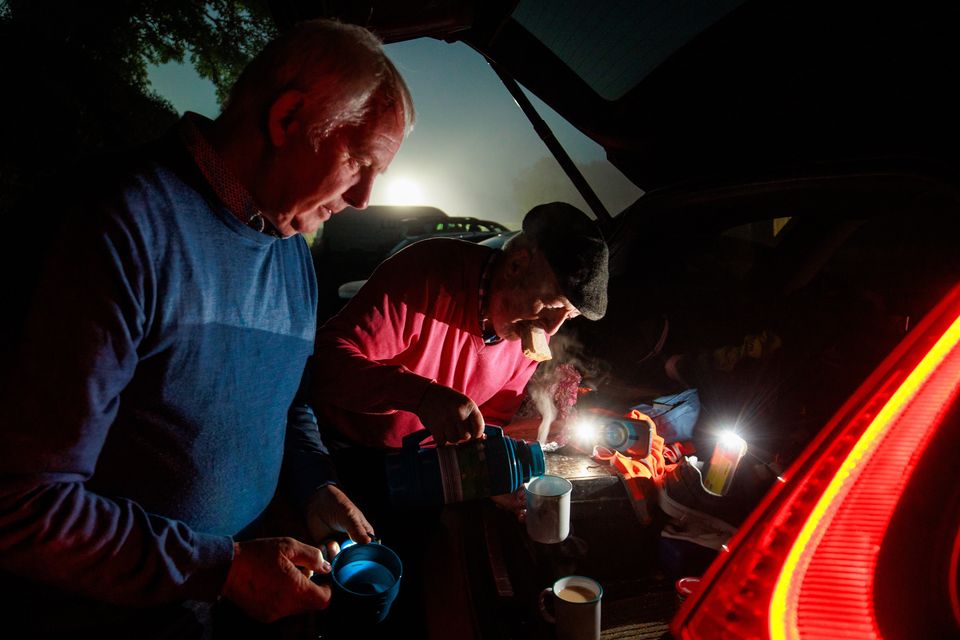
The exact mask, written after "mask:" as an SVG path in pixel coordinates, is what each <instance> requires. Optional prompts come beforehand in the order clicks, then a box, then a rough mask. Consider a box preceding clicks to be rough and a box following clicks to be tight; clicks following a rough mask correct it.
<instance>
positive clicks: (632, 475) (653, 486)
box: [593, 410, 676, 524]
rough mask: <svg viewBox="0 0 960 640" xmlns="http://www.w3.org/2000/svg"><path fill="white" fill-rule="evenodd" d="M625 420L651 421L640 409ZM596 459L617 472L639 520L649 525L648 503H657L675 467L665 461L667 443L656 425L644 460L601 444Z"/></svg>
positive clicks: (595, 454) (594, 456)
mask: <svg viewBox="0 0 960 640" xmlns="http://www.w3.org/2000/svg"><path fill="white" fill-rule="evenodd" d="M626 417H627V418H630V419H631V420H643V421H649V420H650V418H649V417H647V416H646V415H644V414H643V413H641V412H639V411H637V410H633V411H631V412H630V413H629V414H627V416H626ZM593 459H594V460H597V461H600V462H607V463H609V464H610V466H611V467H613V468H614V469H616V470H617V475H619V476H620V480H621V482H623V486H624V488H626V490H627V495H628V496H630V504H631V506H633V511H634V513H635V514H636V516H637V519H638V520H639V521H640V523H641V524H650V522H651V521H652V520H653V518H652V516H651V512H650V507H649V502H650V501H651V500H652V501H653V502H654V503H656V500H657V486H658V485H660V484H662V482H663V477H664V476H665V475H666V474H667V473H669V472H670V471H671V470H672V469H673V467H675V466H676V465H675V464H671V463H667V461H666V460H665V459H664V441H663V438H662V437H661V436H660V435H658V434H657V430H656V426H654V427H653V433H652V435H651V438H650V450H649V452H648V453H647V455H645V456H644V457H642V458H633V457H630V456H625V455H623V454H622V453H620V452H619V451H615V450H613V449H609V448H607V447H601V446H599V445H598V446H596V447H594V448H593Z"/></svg>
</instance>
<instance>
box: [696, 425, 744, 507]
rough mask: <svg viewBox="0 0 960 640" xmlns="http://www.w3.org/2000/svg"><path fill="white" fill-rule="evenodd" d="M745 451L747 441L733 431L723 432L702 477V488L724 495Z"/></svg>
mask: <svg viewBox="0 0 960 640" xmlns="http://www.w3.org/2000/svg"><path fill="white" fill-rule="evenodd" d="M746 452H747V443H746V442H745V441H744V440H743V438H741V437H740V436H738V435H736V434H733V433H726V434H723V435H722V436H721V437H720V439H719V440H717V444H716V446H715V447H714V448H713V455H712V456H710V463H709V464H708V465H707V473H706V475H705V476H704V478H703V488H704V489H706V490H707V491H708V492H710V493H712V494H714V495H717V496H724V495H726V494H727V491H729V490H730V485H731V484H733V476H734V474H735V473H736V472H737V466H739V464H740V460H741V459H742V458H743V455H744V454H745V453H746Z"/></svg>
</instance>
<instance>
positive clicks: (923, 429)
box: [672, 287, 960, 640]
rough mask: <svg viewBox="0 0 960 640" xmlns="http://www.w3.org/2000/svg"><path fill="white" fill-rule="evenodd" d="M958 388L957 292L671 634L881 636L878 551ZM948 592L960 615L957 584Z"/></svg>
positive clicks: (734, 548) (876, 380) (710, 576)
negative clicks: (877, 601) (877, 596)
mask: <svg viewBox="0 0 960 640" xmlns="http://www.w3.org/2000/svg"><path fill="white" fill-rule="evenodd" d="M958 389H960V287H957V288H956V289H954V290H953V291H952V292H951V293H950V294H949V295H948V296H947V297H946V299H944V300H943V301H942V302H941V303H940V304H939V305H938V306H937V307H936V308H935V309H934V310H933V311H932V312H931V313H930V314H929V316H928V317H927V318H926V319H925V320H924V322H923V323H922V324H921V325H920V326H918V327H917V328H916V329H915V330H914V332H912V333H911V334H910V335H909V336H908V337H907V339H906V340H905V341H904V342H903V343H902V344H901V345H900V346H899V347H898V348H897V349H896V350H895V351H894V353H892V354H891V355H890V356H889V357H888V358H887V359H886V360H885V361H884V363H883V364H882V365H881V366H880V367H879V368H878V369H877V371H876V372H875V373H874V374H873V375H872V376H871V377H870V378H869V379H868V380H867V381H866V382H865V383H864V384H863V385H862V386H861V387H860V389H859V390H858V391H857V392H856V393H855V394H854V396H853V397H851V398H850V399H849V400H848V401H847V402H846V403H845V404H844V406H843V407H842V408H841V409H840V411H839V412H838V413H837V415H836V416H835V417H834V418H833V419H832V420H831V422H830V424H829V425H827V427H826V428H825V429H824V430H823V431H822V432H821V434H820V435H819V436H818V437H817V439H816V440H815V441H814V442H813V443H811V445H810V446H809V447H808V448H807V449H806V451H805V452H804V454H803V455H802V456H800V458H799V459H798V460H797V461H796V462H795V463H794V465H793V466H792V467H791V468H790V469H789V470H788V472H787V473H786V474H784V477H785V478H786V483H785V484H782V485H778V486H776V487H774V489H773V491H772V492H771V493H770V495H768V496H767V498H766V499H765V500H764V502H763V503H762V504H761V505H760V507H759V508H758V509H757V510H756V511H755V512H754V513H753V515H752V516H751V517H750V519H748V520H747V522H746V523H744V525H743V526H742V527H741V528H740V530H739V532H738V533H737V535H736V536H735V537H734V538H733V540H731V542H730V545H729V546H728V553H723V554H721V556H720V557H719V558H717V560H716V561H715V562H714V563H713V565H712V566H711V567H710V569H709V570H708V571H707V573H706V575H705V576H704V577H703V581H702V585H701V589H700V590H699V592H698V595H695V596H694V597H692V598H690V599H688V600H687V601H686V602H685V603H684V605H683V607H682V608H681V610H680V611H679V612H678V613H677V616H676V617H675V619H674V621H673V625H672V630H673V633H674V635H675V636H676V637H677V638H683V639H691V640H692V639H702V638H731V639H734V638H736V639H742V638H771V639H773V640H781V639H801V638H802V639H807V638H826V637H831V638H838V637H845V638H876V637H881V635H882V634H881V633H880V630H879V628H878V622H877V613H876V606H875V599H874V581H875V570H876V567H877V562H878V556H879V553H880V549H881V544H882V542H883V540H884V536H885V535H886V533H887V529H888V526H889V524H890V522H891V519H892V517H893V515H894V513H895V511H896V509H897V508H898V504H900V500H901V497H902V496H903V494H904V491H903V490H904V487H906V485H907V483H908V482H909V481H910V478H911V475H912V474H913V472H914V470H915V469H916V466H917V463H918V461H919V460H920V458H921V457H922V455H923V452H924V449H925V448H926V447H927V444H928V443H929V442H930V440H931V438H932V437H933V435H934V434H935V433H936V432H937V430H938V429H939V428H940V426H941V425H942V424H944V417H945V415H946V413H947V411H948V409H949V408H950V407H951V405H952V404H953V403H954V401H955V400H956V399H957V395H958ZM956 545H957V543H956V542H954V549H956ZM956 555H957V553H956V552H954V553H953V554H952V556H953V557H951V558H950V561H951V562H953V563H954V564H955V563H956ZM955 569H956V567H954V568H953V570H955ZM944 575H947V572H946V571H945V572H944ZM952 575H956V574H955V573H954V574H952ZM943 588H944V590H947V589H950V590H951V593H950V595H951V606H952V607H953V609H954V616H955V617H958V618H960V611H958V609H960V607H958V606H957V603H956V600H957V598H956V584H955V581H954V580H951V581H950V582H949V583H948V584H944V585H943Z"/></svg>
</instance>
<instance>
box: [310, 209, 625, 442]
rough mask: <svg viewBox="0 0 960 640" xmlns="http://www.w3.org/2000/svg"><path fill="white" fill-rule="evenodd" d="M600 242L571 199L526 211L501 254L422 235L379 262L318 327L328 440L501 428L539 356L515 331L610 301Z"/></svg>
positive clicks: (319, 393) (553, 328)
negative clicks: (340, 308)
mask: <svg viewBox="0 0 960 640" xmlns="http://www.w3.org/2000/svg"><path fill="white" fill-rule="evenodd" d="M607 261H608V250H607V245H606V243H605V242H604V240H603V237H602V235H601V233H600V230H599V228H598V227H597V225H596V224H595V223H594V221H593V220H591V219H590V218H589V217H587V216H586V214H584V213H583V212H581V211H580V210H579V209H577V208H576V207H573V206H571V205H568V204H564V203H560V202H556V203H551V204H545V205H540V206H538V207H535V208H534V209H532V210H531V211H530V212H529V213H528V214H527V215H526V216H525V218H524V221H523V231H522V233H520V234H519V235H517V236H516V237H514V238H512V239H511V240H510V242H509V243H508V244H507V245H506V246H505V247H504V249H503V250H495V249H492V248H490V247H486V246H483V245H477V244H473V243H469V242H464V241H461V240H451V239H445V238H435V239H428V240H424V241H421V242H418V243H415V244H413V245H411V246H410V247H408V248H406V249H404V250H403V251H401V252H399V253H398V254H396V255H395V256H393V257H391V258H390V259H389V260H387V261H385V262H384V263H383V264H382V265H380V267H379V268H378V269H377V270H376V271H375V272H374V274H373V275H372V276H371V278H370V279H369V280H368V281H367V283H366V284H365V285H364V286H363V288H362V289H361V290H360V292H359V293H358V294H357V295H356V296H355V297H354V298H353V299H352V300H351V301H350V303H349V304H347V306H346V307H345V308H344V309H343V311H341V312H340V313H339V314H338V315H337V316H335V317H334V318H332V319H331V320H330V321H329V322H327V323H326V325H324V326H323V327H322V328H321V329H320V330H319V332H318V334H317V340H316V348H315V352H314V353H315V357H314V358H313V367H312V374H313V384H312V393H311V399H312V400H313V403H314V408H315V410H316V412H317V419H318V422H319V423H320V425H321V430H322V431H323V432H324V436H325V440H326V441H328V442H329V444H330V445H331V446H332V447H333V448H334V449H337V448H339V447H338V445H347V446H358V445H359V446H360V447H366V448H375V449H385V448H394V447H399V446H401V443H402V440H403V437H404V436H406V435H408V434H410V433H413V432H414V431H418V430H420V429H423V428H426V429H428V430H429V431H430V432H431V434H432V435H433V436H434V439H435V440H436V441H437V442H438V443H440V444H442V443H457V442H462V441H465V440H469V439H471V438H478V437H481V435H482V434H483V429H484V424H485V422H491V423H493V424H497V425H506V424H508V423H509V422H510V420H511V418H512V417H513V414H514V412H515V411H516V410H517V408H518V407H519V406H520V401H521V399H522V396H523V391H524V387H525V386H526V384H527V381H529V379H530V377H531V376H532V375H533V372H534V370H535V368H536V364H537V363H536V361H534V360H531V359H529V358H528V357H525V356H524V353H523V349H522V348H521V345H520V338H521V335H522V334H523V333H524V332H527V331H529V330H531V329H534V330H536V329H540V330H542V331H543V332H544V333H545V334H547V335H553V334H554V333H556V332H557V330H558V329H559V328H560V326H561V325H562V324H563V322H564V321H565V320H567V319H569V318H574V317H576V316H579V315H582V316H584V317H586V318H588V319H590V320H597V319H599V318H601V317H602V316H603V314H604V312H605V311H606V306H607Z"/></svg>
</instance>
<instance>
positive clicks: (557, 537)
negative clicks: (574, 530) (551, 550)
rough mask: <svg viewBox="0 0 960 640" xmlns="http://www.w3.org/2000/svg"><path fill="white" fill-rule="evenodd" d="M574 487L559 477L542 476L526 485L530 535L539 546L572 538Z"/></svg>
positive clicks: (528, 532)
mask: <svg viewBox="0 0 960 640" xmlns="http://www.w3.org/2000/svg"><path fill="white" fill-rule="evenodd" d="M572 491H573V484H571V482H570V481H569V480H567V479H566V478H561V477H560V476H549V475H545V476H540V477H539V478H536V479H534V480H533V481H531V482H530V484H528V485H527V491H526V494H527V534H528V535H529V536H530V538H531V539H532V540H535V541H536V542H543V543H546V544H552V543H555V542H563V541H564V540H566V539H567V536H568V535H570V493H571V492H572Z"/></svg>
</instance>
